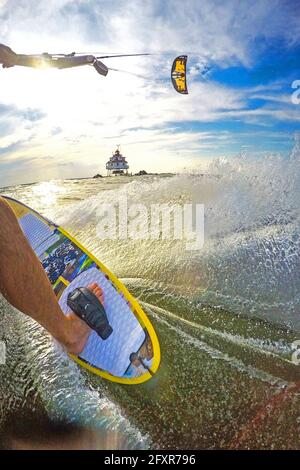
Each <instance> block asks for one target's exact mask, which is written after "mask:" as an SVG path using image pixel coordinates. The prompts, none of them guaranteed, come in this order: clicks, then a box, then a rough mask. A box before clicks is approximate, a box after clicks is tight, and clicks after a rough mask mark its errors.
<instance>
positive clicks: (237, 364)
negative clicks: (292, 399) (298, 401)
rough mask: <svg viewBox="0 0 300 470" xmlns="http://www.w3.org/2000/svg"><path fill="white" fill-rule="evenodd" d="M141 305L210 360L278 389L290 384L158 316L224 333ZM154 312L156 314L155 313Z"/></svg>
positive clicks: (162, 310) (211, 331)
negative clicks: (219, 362) (220, 361)
mask: <svg viewBox="0 0 300 470" xmlns="http://www.w3.org/2000/svg"><path fill="white" fill-rule="evenodd" d="M141 303H142V305H144V306H145V307H146V308H148V310H150V312H151V315H152V316H153V317H154V318H155V319H156V320H157V321H158V322H159V323H162V324H164V325H165V326H167V327H168V328H169V329H170V330H172V331H174V332H175V333H176V334H177V335H178V336H180V337H181V338H182V339H183V340H184V341H185V342H186V343H187V344H190V345H191V346H193V347H195V348H197V349H198V350H200V351H203V352H205V353H206V354H208V355H209V356H210V357H211V358H212V359H217V360H222V361H225V362H226V363H227V364H229V365H230V366H231V367H233V368H235V369H237V370H238V371H240V372H242V373H246V374H247V375H248V376H250V377H251V378H255V379H258V380H260V381H262V382H266V383H268V384H270V385H272V386H276V387H278V388H284V387H287V386H288V385H289V384H290V382H287V381H285V380H283V379H281V378H279V377H276V376H274V375H272V374H270V373H268V372H266V371H263V370H261V369H258V368H256V367H253V366H250V365H247V364H245V363H244V362H243V361H241V360H240V359H237V358H236V357H233V356H230V355H229V354H227V353H224V352H222V351H220V350H218V349H215V348H213V347H211V346H209V345H208V344H207V343H205V342H204V341H201V340H199V339H198V338H195V337H194V336H192V335H190V334H189V333H186V332H185V331H183V330H182V329H179V328H178V327H176V326H174V325H172V324H170V323H169V322H168V321H167V320H165V319H163V318H161V316H160V314H162V315H164V316H165V317H169V318H172V319H176V321H180V322H181V323H184V324H188V325H189V326H192V327H196V328H198V329H200V330H201V329H203V330H206V331H209V332H210V333H216V334H218V333H220V336H224V337H226V335H225V334H224V333H221V332H217V331H215V330H211V329H210V328H208V327H204V326H202V325H198V324H196V323H193V322H190V321H188V320H185V319H182V318H179V317H177V315H175V314H173V313H171V312H168V311H166V310H164V309H162V308H160V307H156V306H154V305H151V304H148V303H146V302H141ZM155 310H156V311H157V313H155ZM266 353H268V354H271V355H274V354H273V353H270V352H268V351H267V352H266Z"/></svg>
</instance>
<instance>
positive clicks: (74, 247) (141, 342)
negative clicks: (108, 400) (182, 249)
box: [5, 197, 160, 384]
mask: <svg viewBox="0 0 300 470" xmlns="http://www.w3.org/2000/svg"><path fill="white" fill-rule="evenodd" d="M5 199H6V200H7V202H8V203H9V204H10V206H11V208H12V209H13V211H14V213H15V214H16V216H17V218H18V221H19V224H20V226H21V228H22V230H23V232H24V234H25V236H26V238H27V240H28V241H29V243H30V245H31V246H32V248H33V250H34V251H35V253H36V255H37V256H38V258H39V259H40V262H41V264H42V266H43V268H44V270H45V272H46V274H47V276H48V278H49V280H50V282H51V284H52V286H53V289H54V292H55V295H56V297H57V300H58V302H59V305H60V307H61V309H62V311H63V312H64V313H65V314H67V313H69V312H70V308H69V307H68V306H67V297H68V294H69V292H71V291H73V290H74V289H76V288H77V287H88V286H89V285H91V284H93V283H96V284H98V285H99V286H100V287H101V289H102V290H103V294H104V308H105V310H106V314H107V317H108V320H109V323H110V324H111V326H112V328H113V333H112V334H111V336H110V337H109V338H108V339H106V340H102V339H101V338H100V337H99V336H98V334H97V333H96V332H95V331H92V332H91V334H90V336H89V338H88V341H87V343H86V345H85V347H84V350H83V351H82V352H81V353H80V355H79V356H74V355H70V356H71V357H72V359H74V360H75V361H76V362H77V363H79V364H80V365H81V366H82V367H84V368H86V369H88V370H89V371H90V372H93V373H95V374H97V375H100V376H102V377H104V378H106V379H108V380H111V381H113V382H119V383H124V384H138V383H142V382H145V381H147V380H149V379H150V378H151V377H152V376H153V375H154V374H155V373H156V371H157V369H158V367H159V364H160V346H159V342H158V339H157V336H156V333H155V330H154V328H153V326H152V324H151V322H150V320H149V318H148V317H147V315H146V314H145V313H144V311H143V310H142V308H141V307H140V305H139V304H138V302H137V301H136V300H135V299H134V297H133V296H132V295H131V294H130V293H129V292H128V290H127V289H126V287H125V286H124V285H123V284H122V283H121V282H120V281H119V279H117V278H116V277H115V276H114V275H113V274H112V273H111V272H110V271H109V270H108V269H107V268H106V267H105V266H104V265H103V264H102V263H101V262H100V261H98V260H97V259H96V258H95V257H94V256H93V255H92V254H91V253H89V252H88V251H87V250H86V249H85V248H84V247H83V246H82V245H81V244H80V243H78V242H77V241H76V240H75V239H74V238H73V237H72V236H71V235H69V234H68V233H67V232H66V231H65V230H64V229H63V228H61V227H59V226H58V225H56V224H54V223H53V222H51V221H49V220H48V219H46V218H44V217H43V216H42V215H40V214H38V213H37V212H35V211H34V210H32V209H30V208H29V207H27V206H25V205H24V204H22V203H21V202H18V201H16V200H14V199H11V198H8V197H5ZM133 353H134V354H133Z"/></svg>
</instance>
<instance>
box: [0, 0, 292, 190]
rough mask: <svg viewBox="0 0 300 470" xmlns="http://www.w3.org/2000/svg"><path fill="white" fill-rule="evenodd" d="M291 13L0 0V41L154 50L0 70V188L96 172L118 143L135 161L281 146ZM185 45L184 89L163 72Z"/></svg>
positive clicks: (191, 164) (23, 48) (35, 46)
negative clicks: (101, 68) (98, 64)
mask: <svg viewBox="0 0 300 470" xmlns="http://www.w3.org/2000/svg"><path fill="white" fill-rule="evenodd" d="M299 18H300V1H299V0H296V1H290V0H289V1H284V0H280V1H278V0H272V1H271V0H268V1H266V0H259V1H248V0H243V1H237V0H236V1H233V0H232V1H216V0H215V1H212V0H202V1H201V2H200V1H197V0H185V1H182V0H181V1H179V0H145V1H142V0H126V1H125V0H122V1H121V0H109V1H99V0H98V1H96V0H87V1H81V0H75V1H69V0H48V1H47V2H46V1H38V0H8V1H6V0H0V42H2V43H4V44H8V45H10V46H11V47H12V48H13V49H14V50H16V51H17V52H23V53H41V52H45V51H47V52H50V53H51V52H53V53H55V52H66V53H68V52H72V51H78V52H85V51H87V52H93V51H95V52H104V53H110V52H112V53H115V52H120V53H134V52H153V53H154V54H155V55H153V56H150V57H145V58H130V59H111V60H107V61H106V64H107V65H108V66H111V67H115V68H120V69H124V70H127V71H129V72H132V73H135V74H137V75H138V76H135V75H130V74H126V73H118V72H113V71H110V72H109V74H108V76H107V77H106V78H104V77H100V76H98V75H97V74H96V73H95V71H94V70H93V69H92V68H89V67H84V68H82V69H76V70H67V71H59V70H47V71H37V70H31V69H23V68H12V69H9V70H2V69H1V70H0V80H1V88H0V186H5V185H9V184H18V183H22V182H28V181H36V180H46V179H50V178H67V177H77V176H89V175H93V174H94V173H96V172H101V173H105V170H104V168H105V162H106V160H107V159H108V157H109V156H110V154H111V152H112V150H114V148H115V146H116V144H121V148H122V151H123V152H124V154H126V156H127V158H128V160H129V162H130V164H131V169H132V170H133V171H138V170H140V169H146V170H148V171H180V170H181V169H182V168H188V169H189V168H191V169H192V168H199V167H201V166H204V167H205V164H206V163H207V162H208V161H210V160H211V159H212V158H215V157H227V158H230V157H231V156H233V155H236V154H238V153H240V152H243V153H246V155H247V157H248V158H258V157H259V156H260V155H261V154H265V153H266V152H267V153H268V152H270V153H274V152H281V153H283V154H284V155H286V156H288V154H289V152H290V150H291V147H292V142H293V135H294V133H295V132H297V131H298V130H299V124H300V104H299V105H296V104H293V103H292V100H291V96H292V92H293V91H294V90H293V89H292V83H293V81H294V80H300V71H299V63H300V61H299V53H300V22H299ZM183 53H187V54H188V56H189V59H188V87H189V95H187V96H181V95H178V94H176V92H175V91H174V90H173V89H172V85H171V83H170V79H169V75H170V67H171V63H172V60H173V58H174V57H175V56H176V55H179V54H183Z"/></svg>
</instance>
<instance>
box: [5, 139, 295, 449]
mask: <svg viewBox="0 0 300 470" xmlns="http://www.w3.org/2000/svg"><path fill="white" fill-rule="evenodd" d="M1 192H2V193H4V194H6V195H9V196H11V197H15V198H17V199H19V200H20V201H22V202H23V203H25V204H27V205H29V206H31V207H32V208H34V209H36V210H37V211H40V212H41V213H42V214H43V215H45V216H46V217H48V218H50V219H52V220H53V221H55V222H57V223H59V224H61V225H63V226H64V228H66V229H67V230H68V231H69V232H70V233H72V234H73V235H74V236H75V237H76V238H77V239H78V240H79V241H80V242H81V243H82V244H84V245H85V246H86V247H87V248H88V249H89V251H91V252H93V253H94V254H95V255H96V256H97V257H98V258H99V259H100V260H101V261H102V262H103V263H104V264H105V265H106V266H107V267H108V268H109V269H110V270H111V271H112V272H114V273H115V274H116V275H117V276H118V277H120V278H121V279H122V280H123V282H124V283H125V284H126V285H127V287H128V288H129V290H130V291H131V292H132V293H133V295H135V296H136V297H137V298H138V300H139V302H140V303H141V305H142V307H143V308H144V309H145V311H146V312H147V314H148V315H149V317H150V319H151V321H152V322H153V324H154V326H155V328H156V331H157V333H158V336H159V340H160V343H161V348H162V364H161V367H160V370H159V372H158V374H157V375H156V376H155V377H154V378H153V379H152V380H151V381H149V382H147V383H145V384H142V385H140V386H132V387H129V386H121V385H118V384H112V383H109V382H106V381H105V380H104V379H101V378H99V377H96V376H93V375H91V374H89V373H88V372H84V371H83V370H81V369H79V368H78V366H77V365H75V364H74V363H73V362H72V361H71V360H70V359H69V358H68V357H67V356H66V355H65V354H64V353H63V352H61V351H60V350H59V349H58V348H57V347H55V346H54V345H53V342H52V341H51V339H50V338H49V336H48V335H47V334H46V333H45V332H44V330H43V329H42V328H41V327H39V326H38V325H36V324H35V323H34V322H33V321H32V320H31V319H28V318H26V317H24V316H23V315H22V314H20V313H19V312H16V311H15V310H13V309H12V308H10V307H9V306H8V304H7V303H6V302H5V301H4V300H3V299H1V300H0V311H1V317H0V328H1V330H2V337H3V339H4V341H5V342H6V365H5V366H0V375H1V385H0V395H1V397H0V398H1V400H0V403H1V405H0V414H1V416H2V418H3V420H4V416H5V415H7V412H8V410H9V412H13V411H14V410H15V413H20V411H19V410H20V407H27V408H29V409H34V410H39V411H40V410H42V411H43V413H45V414H46V415H47V416H49V417H51V419H60V420H64V421H66V422H72V423H77V424H79V425H81V426H89V427H91V428H93V429H96V430H101V432H102V433H103V432H107V433H108V434H107V435H108V436H109V437H108V438H107V442H109V444H107V445H110V446H113V447H115V448H120V447H130V448H135V447H136V448H139V447H142V448H143V447H149V446H151V447H160V448H173V449H174V448H227V447H230V446H231V445H232V442H236V443H237V444H235V445H237V446H240V447H258V448H259V447H260V448H270V447H272V448H273V447H274V448H278V447H282V448H287V447H289V448H295V447H296V448H299V442H300V441H299V437H300V436H299V419H298V416H300V410H299V405H300V404H299V398H298V394H297V393H291V394H289V392H288V391H289V390H290V389H291V390H293V384H295V383H297V382H298V381H299V380H300V374H299V370H300V369H299V367H300V366H298V365H297V364H295V363H294V362H293V359H292V355H293V352H294V349H295V346H294V341H295V340H297V339H300V305H299V302H300V297H299V293H300V270H299V268H300V250H299V248H300V247H299V244H300V241H299V232H300V223H299V222H300V218H299V215H300V214H299V199H300V154H299V149H298V148H297V147H295V148H294V150H293V152H291V155H289V156H288V157H282V156H280V155H265V156H264V157H260V158H257V157H256V158H254V157H251V155H250V156H244V157H243V156H239V157H236V158H231V159H215V160H213V161H212V163H211V164H210V165H209V166H206V168H205V171H204V170H202V169H201V168H199V169H198V170H195V171H193V172H190V173H183V174H176V175H168V176H159V175H148V176H141V177H111V178H99V179H78V180H60V181H48V182H40V183H34V184H31V185H20V186H16V187H9V188H4V189H2V190H1ZM125 198H126V201H127V203H128V204H129V205H130V204H139V203H142V204H144V205H145V206H146V207H148V208H150V207H151V205H153V204H166V205H168V206H170V207H173V206H174V205H179V206H180V205H183V204H194V205H195V204H204V207H205V243H204V246H203V248H202V249H200V250H193V251H189V250H186V245H185V243H184V240H175V239H172V237H169V238H168V239H166V238H165V239H159V240H152V239H149V238H148V239H139V240H134V239H122V240H118V239H114V240H109V239H105V240H103V239H99V237H98V236H97V233H98V232H97V226H98V224H99V222H100V221H99V206H100V205H102V204H109V203H116V204H117V202H118V201H120V200H124V199H125ZM145 223H146V221H145ZM0 339H1V338H0ZM286 390H287V397H288V398H286V399H284V400H282V402H281V399H280V397H281V395H280V394H282V393H285V391H286ZM274 396H275V397H276V396H279V398H278V400H277V401H276V406H275V405H274V409H272V413H270V414H269V415H268V414H265V413H264V412H263V410H264V407H266V406H268V403H273V401H274ZM257 413H261V416H262V417H260V415H259V416H258V418H257V421H256V422H257V423H258V425H257V428H256V429H255V432H254V431H253V429H252V428H251V426H250V425H249V423H250V424H251V422H252V420H253V419H255V417H256V416H257ZM249 426H250V427H249ZM241 430H243V433H242V437H239V438H237V436H239V433H240V432H241ZM123 436H125V438H124V439H123ZM101 442H102V441H101ZM101 445H103V442H102V443H101V444H99V446H101Z"/></svg>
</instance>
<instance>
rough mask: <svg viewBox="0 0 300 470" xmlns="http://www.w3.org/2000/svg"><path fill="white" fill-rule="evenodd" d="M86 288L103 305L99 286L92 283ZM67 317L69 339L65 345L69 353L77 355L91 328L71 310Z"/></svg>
mask: <svg viewBox="0 0 300 470" xmlns="http://www.w3.org/2000/svg"><path fill="white" fill-rule="evenodd" d="M87 288H88V289H89V290H90V291H91V292H93V294H95V295H96V297H98V299H99V300H100V302H101V303H102V305H103V291H102V289H101V287H99V286H98V284H96V283H94V284H90V285H89V286H87ZM67 319H68V321H69V322H70V341H69V343H68V344H67V345H65V346H66V347H67V351H68V352H69V353H71V354H76V355H78V354H80V353H81V352H82V350H83V348H84V346H85V344H86V342H87V339H88V337H89V335H90V333H91V331H92V329H91V328H90V327H89V326H88V325H87V324H86V323H85V322H84V321H83V320H81V319H80V318H79V317H78V316H77V315H76V314H75V313H73V312H71V313H69V314H68V315H67Z"/></svg>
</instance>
